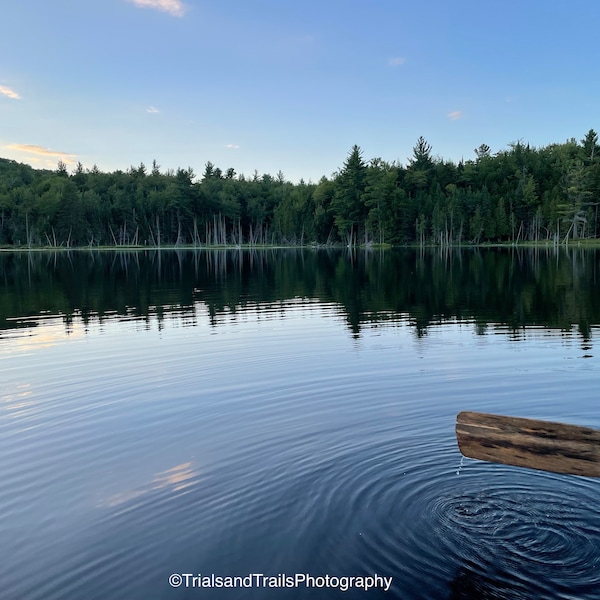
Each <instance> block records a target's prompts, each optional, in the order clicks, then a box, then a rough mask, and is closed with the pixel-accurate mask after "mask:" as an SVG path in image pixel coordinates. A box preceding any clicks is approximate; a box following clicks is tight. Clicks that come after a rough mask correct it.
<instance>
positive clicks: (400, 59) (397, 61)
mask: <svg viewBox="0 0 600 600" xmlns="http://www.w3.org/2000/svg"><path fill="white" fill-rule="evenodd" d="M405 62H406V58H404V56H395V57H394V58H390V59H388V65H389V66H390V67H399V66H400V65H403V64H404V63H405Z"/></svg>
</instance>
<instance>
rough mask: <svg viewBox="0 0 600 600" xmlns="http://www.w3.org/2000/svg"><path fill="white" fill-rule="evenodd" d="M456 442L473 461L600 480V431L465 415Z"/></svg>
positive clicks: (458, 422)
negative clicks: (475, 459)
mask: <svg viewBox="0 0 600 600" xmlns="http://www.w3.org/2000/svg"><path fill="white" fill-rule="evenodd" d="M456 439H457V440H458V447H459V448H460V451H461V452H462V453H463V454H464V455H465V456H467V457H469V458H477V459H479V460H487V461H490V462H496V463H502V464H505V465H514V466H517V467H528V468H530V469H541V470H542V471H552V472H553V473H566V474H572V475H584V476H586V477H600V431H599V430H597V429H591V428H589V427H579V426H577V425H565V424H564V423H551V422H548V421H538V420H535V419H523V418H519V417H503V416H500V415H490V414H486V413H477V412H461V413H459V414H458V416H457V417H456Z"/></svg>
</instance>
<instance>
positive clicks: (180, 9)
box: [128, 0, 185, 17]
mask: <svg viewBox="0 0 600 600" xmlns="http://www.w3.org/2000/svg"><path fill="white" fill-rule="evenodd" d="M128 2H131V3H132V4H135V5H136V6H137V7H138V8H155V9H156V10H161V11H163V12H166V13H169V14H170V15H172V16H174V17H183V15H184V13H185V6H184V4H183V2H181V0H128Z"/></svg>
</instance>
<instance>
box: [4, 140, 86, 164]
mask: <svg viewBox="0 0 600 600" xmlns="http://www.w3.org/2000/svg"><path fill="white" fill-rule="evenodd" d="M6 148H8V149H9V150H15V151H17V152H23V153H25V154H29V155H33V156H34V157H36V156H39V157H43V158H58V159H60V160H62V161H64V162H65V163H72V162H74V161H75V155H74V154H70V153H69V152H60V151H59V150H51V149H50V148H44V146H38V145H36V144H9V145H8V146H6Z"/></svg>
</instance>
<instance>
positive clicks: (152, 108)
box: [146, 106, 160, 115]
mask: <svg viewBox="0 0 600 600" xmlns="http://www.w3.org/2000/svg"><path fill="white" fill-rule="evenodd" d="M146 112H147V113H150V114H152V115H154V114H156V113H159V112H160V110H158V108H156V106H149V107H148V108H147V109H146Z"/></svg>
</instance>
